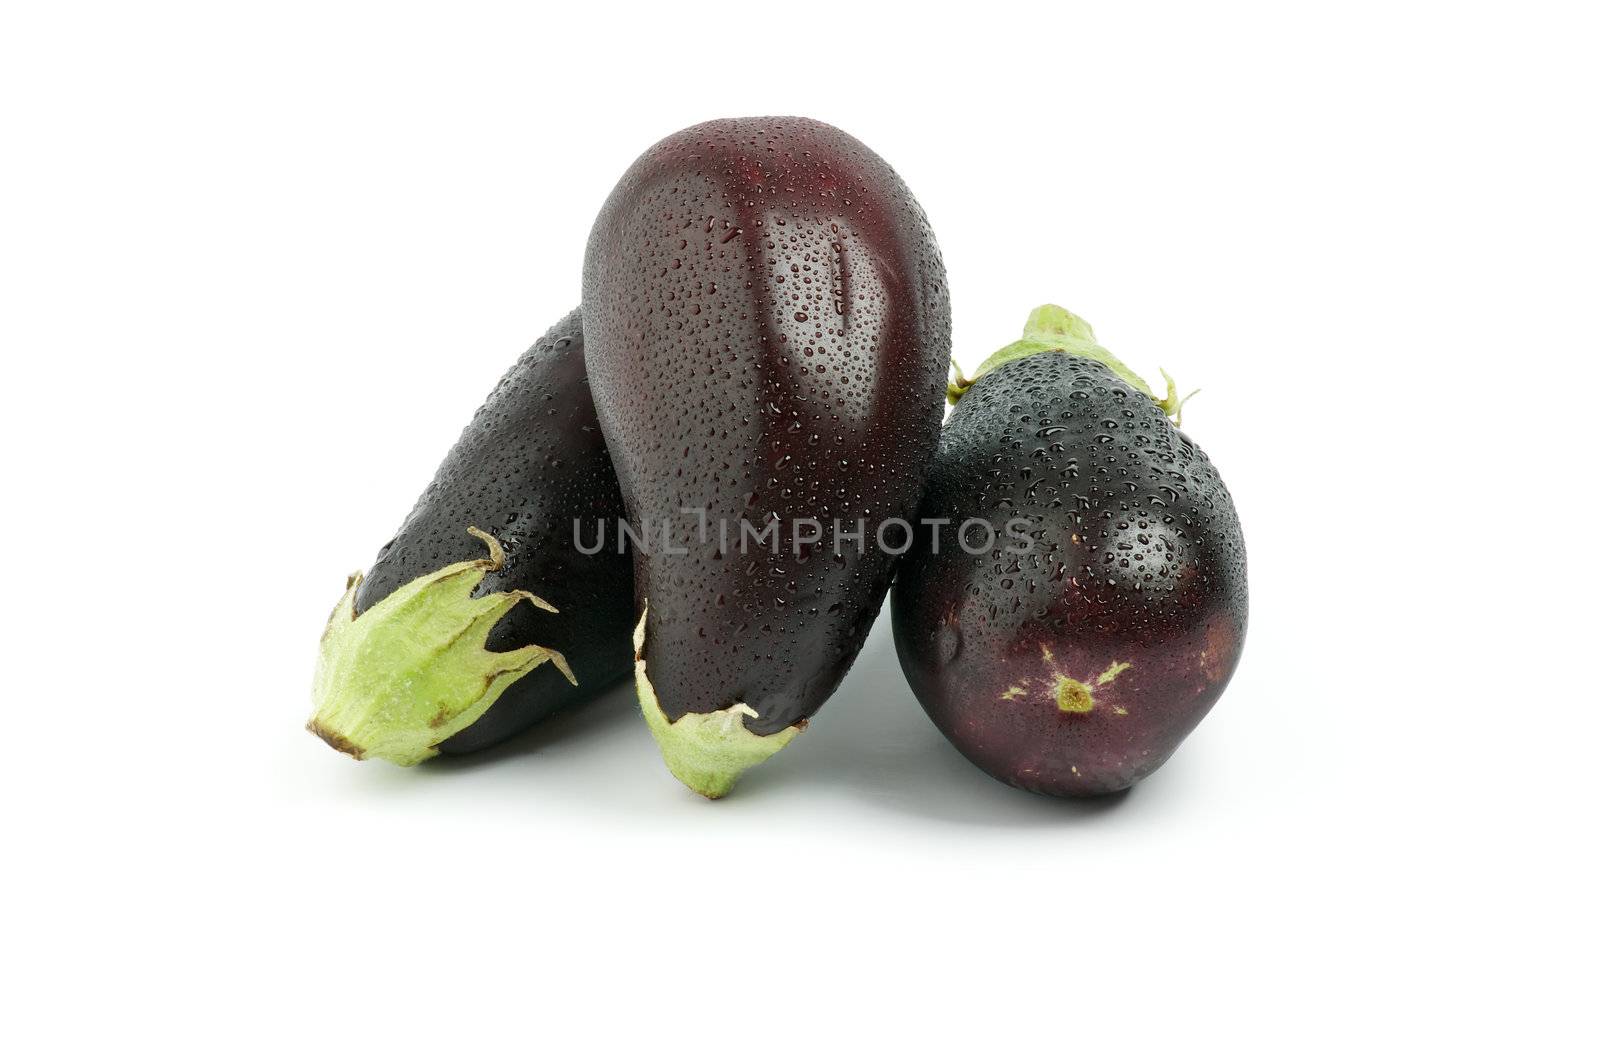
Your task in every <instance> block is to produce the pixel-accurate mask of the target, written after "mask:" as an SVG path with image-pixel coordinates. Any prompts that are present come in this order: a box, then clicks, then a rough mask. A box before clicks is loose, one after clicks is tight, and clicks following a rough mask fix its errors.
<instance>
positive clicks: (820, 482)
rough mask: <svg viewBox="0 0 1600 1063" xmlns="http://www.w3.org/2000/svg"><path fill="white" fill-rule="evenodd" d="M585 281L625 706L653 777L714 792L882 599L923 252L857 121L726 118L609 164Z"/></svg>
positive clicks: (904, 515) (931, 423)
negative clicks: (632, 683)
mask: <svg viewBox="0 0 1600 1063" xmlns="http://www.w3.org/2000/svg"><path fill="white" fill-rule="evenodd" d="M583 293H584V314H585V326H586V328H587V330H588V339H589V349H588V354H587V357H588V361H589V375H590V379H591V381H592V383H593V386H594V396H595V406H596V407H597V409H598V410H599V414H600V425H601V428H602V429H604V431H605V434H606V439H607V440H608V442H609V443H610V446H611V454H612V459H613V461H614V462H615V463H616V468H617V475H618V479H619V480H620V481H621V484H622V494H623V498H624V501H625V504H626V508H627V511H628V517H629V520H630V527H631V530H632V531H633V533H634V534H636V535H638V536H640V537H641V538H642V539H644V541H645V542H646V543H647V544H648V545H647V546H646V547H645V548H643V549H636V550H635V554H634V593H635V596H636V608H637V610H638V626H637V628H636V634H635V646H636V655H637V663H636V665H635V679H636V682H637V685H638V691H639V699H640V702H641V707H642V709H643V712H644V716H645V719H646V721H647V722H648V723H649V725H650V728H651V730H652V732H653V733H654V734H655V737H656V739H657V741H658V743H659V744H660V746H661V751H662V754H663V758H664V759H665V761H666V763H667V766H668V767H669V769H670V770H671V771H672V773H673V774H674V775H676V776H677V777H678V778H679V779H680V780H681V781H683V782H684V783H685V784H687V785H688V786H689V787H691V788H692V789H694V790H696V791H698V792H700V793H702V794H705V795H706V796H708V797H718V796H721V795H722V794H724V793H726V792H727V791H728V790H729V788H731V787H732V786H733V783H734V781H735V780H736V779H737V778H738V776H739V774H740V773H741V772H742V771H744V770H745V769H747V768H749V767H751V766H753V765H755V764H758V763H760V762H761V761H763V760H765V759H766V758H767V757H768V756H770V755H772V753H774V752H776V751H777V750H778V749H780V748H782V747H783V746H784V745H785V744H786V743H788V742H789V741H790V740H791V739H792V738H793V737H794V736H795V735H796V734H798V733H799V732H800V730H801V729H802V728H804V727H805V725H806V722H807V720H808V719H809V718H810V717H811V715H812V714H813V713H814V712H816V710H817V708H818V707H819V706H820V705H821V704H822V703H823V701H824V700H826V699H827V697H828V695H829V694H830V693H832V691H833V689H834V688H835V687H836V686H837V685H838V683H839V680H840V679H841V678H842V677H843V676H844V674H845V671H846V669H848V668H849V666H850V663H851V661H852V660H853V659H854V658H855V655H856V653H857V651H858V650H859V649H860V648H861V643H862V640H863V639H864V638H865V637H866V634H867V631H868V629H869V628H870V626H871V624H872V620H873V618H874V617H875V616H876V615H877V612H878V609H879V608H880V607H881V605H882V603H883V597H884V594H885V592H886V591H887V588H888V583H889V578H890V571H891V567H892V564H893V562H894V560H895V553H896V552H898V551H900V550H903V549H904V533H903V532H902V531H901V530H900V527H901V526H908V525H909V520H910V518H911V517H912V516H914V514H915V511H916V506H917V502H918V500H919V499H920V497H921V494H922V486H923V482H924V478H925V475H926V472H927V467H928V462H929V460H930V459H931V457H932V454H933V449H934V447H935V446H936V444H937V441H938V433H939V420H940V415H941V407H942V403H941V401H940V394H941V392H942V390H943V387H944V378H945V376H946V368H945V367H946V366H947V364H948V357H949V344H950V304H949V297H948V293H947V289H946V283H945V273H944V263H943V260H942V259H941V258H940V255H939V249H938V247H937V245H936V244H935V243H934V238H933V231H932V229H931V228H930V227H929V225H928V220H927V218H926V216H925V215H924V214H923V212H922V210H921V208H920V207H918V205H917V203H916V201H915V200H914V199H913V198H912V196H911V193H910V191H909V190H908V189H907V188H906V186H905V184H904V183H903V182H902V181H901V180H900V178H899V177H898V176H897V175H896V174H895V172H894V171H893V170H892V169H890V168H889V166H888V164H886V163H885V162H884V161H883V160H882V159H881V158H879V157H878V156H877V155H875V154H874V153H873V152H872V151H870V150H869V149H868V148H867V147H866V146H865V145H863V144H861V143H860V142H859V141H857V140H856V139H855V138H853V137H851V136H849V135H847V134H845V133H843V132H841V131H840V130H838V129H835V128H833V127H832V126H827V125H823V124H822V123H820V122H814V121H811V120H809V119H804V118H742V119H727V120H722V121H715V122H708V123H706V124H704V125H698V126H694V127H693V128H690V129H686V130H683V131H682V132H679V133H676V134H674V135H672V136H670V137H668V138H666V139H665V140H663V141H661V142H660V143H658V144H656V145H655V146H654V147H652V148H651V149H650V150H649V151H647V152H645V154H644V155H643V156H641V157H640V158H639V160H638V161H637V162H635V163H634V164H633V166H632V168H631V169H629V170H628V172H627V173H626V174H625V175H624V176H623V178H622V180H621V182H620V183H619V184H618V185H617V187H616V189H615V190H614V191H613V192H612V193H611V196H610V198H609V199H608V200H607V201H606V204H605V207H604V209H602V210H601V212H600V215H599V218H598V219H597V220H596V222H595V225H594V229H593V231H592V232H591V234H590V238H589V248H588V253H587V256H586V258H585V260H584V277H583ZM885 522H888V524H889V527H888V529H887V531H886V532H885V531H884V526H885ZM880 532H882V533H883V534H882V535H880Z"/></svg>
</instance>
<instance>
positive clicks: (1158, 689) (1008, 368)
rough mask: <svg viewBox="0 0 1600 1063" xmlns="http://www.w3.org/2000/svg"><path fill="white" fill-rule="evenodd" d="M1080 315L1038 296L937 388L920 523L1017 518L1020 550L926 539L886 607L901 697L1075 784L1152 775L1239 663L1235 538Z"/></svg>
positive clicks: (966, 741) (957, 733)
mask: <svg viewBox="0 0 1600 1063" xmlns="http://www.w3.org/2000/svg"><path fill="white" fill-rule="evenodd" d="M1167 384H1168V388H1167V396H1166V398H1165V399H1162V400H1159V401H1158V400H1156V399H1155V396H1154V395H1153V393H1152V392H1151V391H1150V388H1149V387H1148V386H1147V385H1146V384H1145V382H1144V381H1143V380H1141V379H1139V377H1138V376H1137V375H1136V374H1134V373H1133V372H1132V371H1131V370H1129V369H1128V368H1127V367H1126V366H1124V365H1123V364H1122V363H1121V362H1120V361H1118V360H1117V359H1116V358H1115V357H1113V356H1112V355H1111V354H1110V352H1108V351H1107V350H1106V349H1105V348H1104V347H1102V346H1100V344H1099V343H1098V341H1096V339H1095V336H1094V332H1093V330H1091V329H1090V328H1089V325H1088V323H1087V322H1085V321H1083V320H1082V319H1081V318H1078V317H1076V316H1074V315H1072V314H1070V313H1068V312H1067V311H1065V310H1062V309H1061V308H1060V307H1056V306H1044V307H1040V308H1039V309H1038V310H1036V311H1034V313H1033V316H1032V317H1030V318H1029V321H1028V327H1027V331H1026V333H1025V335H1024V338H1023V339H1022V340H1020V341H1018V342H1017V343H1014V344H1012V345H1011V346H1009V347H1007V348H1005V349H1003V350H1001V351H1000V352H999V353H998V354H996V355H995V356H994V357H993V358H991V359H990V360H989V361H988V362H987V363H985V365H984V366H983V368H982V369H980V370H979V371H978V372H977V373H976V374H975V375H974V380H972V381H968V380H959V381H958V382H957V384H956V385H955V386H953V387H952V388H951V399H952V401H954V402H955V403H956V407H955V410H954V412H953V413H952V414H951V417H950V420H949V422H948V424H946V425H945V429H944V433H943V437H942V439H941V440H940V444H939V453H938V457H937V458H936V459H935V461H934V465H933V471H932V474H931V476H930V478H929V482H928V491H927V495H926V497H925V499H924V501H923V506H922V511H921V516H922V518H923V519H924V520H927V519H929V518H935V519H937V518H944V519H947V520H949V521H950V522H951V523H950V525H949V527H951V528H958V527H959V526H960V525H961V524H962V523H963V522H964V521H968V520H981V521H986V522H988V523H989V524H991V525H992V526H994V527H997V528H998V527H1004V526H1005V525H1006V524H1007V523H1008V522H1010V521H1013V520H1021V521H1023V522H1024V523H1025V525H1026V527H1027V528H1028V529H1029V534H1028V539H1027V543H1026V549H1024V550H1019V551H1018V552H1009V551H1008V549H1007V547H1008V546H1011V545H1013V544H1012V543H1011V542H1010V541H1009V539H1005V540H1002V542H1001V543H999V544H997V545H996V546H995V548H994V549H992V550H985V551H983V552H981V553H978V554H976V555H974V554H972V553H969V552H967V551H966V550H964V549H961V548H959V544H957V543H955V542H953V541H952V540H950V539H949V538H946V539H945V540H944V542H942V543H941V546H942V549H940V550H939V551H938V552H937V553H935V552H934V551H933V549H932V539H931V535H930V534H927V532H928V529H926V528H924V529H923V531H924V534H923V535H922V536H921V538H919V541H918V543H917V545H916V546H915V547H914V548H913V549H912V551H911V552H910V553H908V554H907V555H906V557H905V558H904V560H903V562H902V566H901V569H900V572H899V574H898V576H897V578H896V582H895V589H894V601H893V606H892V611H893V618H894V631H895V645H896V647H897V649H898V651H899V655H900V663H901V666H902V667H903V668H904V670H905V674H906V678H907V679H908V680H909V681H910V683H911V687H912V690H913V691H914V692H915V693H916V696H917V699H918V700H919V701H920V702H921V703H922V706H923V708H924V709H925V710H926V711H927V713H928V715H929V716H930V717H931V718H932V719H933V721H934V723H936V724H937V725H938V726H939V729H940V730H941V731H943V732H944V734H945V736H946V737H947V738H949V739H950V741H951V742H952V743H953V744H954V745H955V746H956V748H957V749H959V750H961V752H962V753H964V754H965V755H966V756H967V757H968V758H969V759H970V760H972V761H973V762H974V763H975V764H977V765H978V766H979V767H980V768H982V769H983V770H984V771H986V772H988V773H989V774H991V775H993V776H994V777H995V778H997V779H1000V780H1001V781H1002V782H1006V783H1009V784H1010V785H1012V786H1018V787H1021V788H1023V789H1027V790H1034V791H1037V792H1039V793H1045V794H1058V795H1093V794H1104V793H1111V792H1114V791H1117V790H1122V789H1125V788H1127V787H1129V786H1132V785H1133V784H1134V783H1135V782H1137V781H1138V780H1140V779H1142V778H1144V777H1145V776H1147V775H1149V774H1150V773H1151V772H1153V771H1155V770H1156V769H1157V768H1158V767H1160V766H1161V764H1162V763H1164V762H1165V761H1166V759H1167V758H1168V757H1169V756H1170V755H1171V754H1172V752H1173V750H1175V749H1176V748H1177V746H1178V743H1180V742H1181V741H1183V739H1184V738H1185V737H1186V736H1187V735H1188V734H1189V733H1190V731H1192V730H1193V729H1194V727H1195V726H1196V725H1197V724H1198V723H1199V722H1200V720H1201V718H1202V717H1204V716H1205V714H1206V713H1207V712H1208V711H1209V710H1210V709H1211V707H1212V705H1213V704H1215V703H1216V701H1217V699H1218V697H1220V696H1221V694H1222V691H1223V689H1224V688H1225V687H1226V686H1227V684H1228V680H1229V678H1230V677H1231V676H1232V675H1233V671H1234V668H1235V667H1236V665H1237V664H1238V661H1239V653H1240V650H1241V649H1242V648H1243V645H1244V636H1245V627H1246V620H1247V613H1248V601H1247V591H1246V577H1245V550H1244V537H1243V534H1242V532H1241V531H1240V528H1239V519H1238V516H1237V514H1236V513H1235V512H1234V506H1233V500H1232V498H1231V497H1230V495H1229V494H1228V489H1227V487H1226V486H1224V485H1223V482H1222V479H1221V477H1220V476H1219V475H1218V474H1217V470H1216V469H1215V468H1214V467H1213V466H1212V464H1211V462H1210V460H1209V459H1208V458H1207V457H1206V455H1205V453H1204V452H1203V451H1201V450H1200V449H1199V448H1198V447H1197V446H1195V444H1194V443H1193V442H1192V441H1191V440H1190V439H1189V437H1188V436H1186V435H1185V434H1184V433H1183V432H1181V431H1179V430H1178V428H1177V427H1176V426H1175V425H1173V424H1172V423H1171V421H1170V420H1169V419H1168V415H1173V416H1176V415H1178V414H1179V411H1180V409H1181V405H1182V404H1181V403H1180V402H1179V401H1178V399H1177V398H1176V395H1175V393H1174V390H1173V388H1172V385H1171V378H1170V377H1169V378H1168V380H1167Z"/></svg>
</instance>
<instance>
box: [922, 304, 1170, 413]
mask: <svg viewBox="0 0 1600 1063" xmlns="http://www.w3.org/2000/svg"><path fill="white" fill-rule="evenodd" d="M1047 352H1061V353H1063V354H1072V355H1077V356H1078V357H1080V358H1093V359H1094V360H1095V361H1097V362H1100V363H1101V364H1103V365H1105V366H1106V367H1107V368H1108V369H1110V370H1111V371H1112V372H1113V373H1116V374H1117V376H1119V377H1121V378H1122V379H1123V381H1124V382H1125V383H1126V384H1127V385H1128V386H1129V387H1131V388H1133V389H1134V390H1136V391H1138V392H1139V394H1141V395H1143V396H1145V397H1146V398H1148V399H1150V401H1152V402H1154V403H1155V404H1156V405H1157V406H1159V407H1161V411H1162V412H1163V413H1165V414H1166V415H1167V416H1168V417H1172V418H1174V419H1176V420H1177V422H1178V423H1179V424H1182V423H1183V404H1184V403H1185V402H1187V401H1188V400H1189V399H1190V398H1192V397H1193V396H1194V394H1195V392H1192V391H1191V392H1190V393H1189V394H1188V395H1186V396H1184V397H1183V398H1182V399H1180V398H1178V393H1177V386H1176V385H1175V384H1174V383H1173V382H1172V377H1171V376H1169V375H1168V374H1167V371H1166V370H1165V369H1163V370H1161V375H1162V377H1164V378H1165V379H1166V383H1167V394H1166V397H1165V398H1159V399H1158V398H1156V394H1155V392H1154V391H1151V390H1150V385H1149V384H1147V383H1145V381H1144V378H1143V377H1141V376H1140V375H1139V374H1138V373H1135V372H1134V371H1133V370H1132V369H1130V368H1128V366H1127V365H1126V364H1125V363H1124V362H1123V361H1122V359H1120V358H1118V357H1117V356H1116V355H1114V354H1112V353H1111V352H1110V351H1108V350H1106V349H1105V348H1104V347H1102V346H1101V345H1100V341H1099V340H1098V339H1096V338H1095V335H1094V329H1093V328H1091V327H1090V326H1089V323H1088V322H1087V321H1085V320H1084V319H1083V318H1081V317H1079V316H1078V315H1077V314H1074V313H1073V312H1072V311H1070V310H1067V309H1066V308H1064V307H1060V306H1056V305H1055V304H1054V303H1046V304H1045V305H1044V306H1041V307H1037V308H1035V309H1034V311H1033V313H1031V314H1029V315H1028V323H1027V324H1026V325H1024V326H1023V329H1022V338H1021V339H1020V340H1017V341H1016V342H1015V343H1010V344H1007V345H1006V346H1004V347H1002V348H1000V349H999V350H998V351H995V352H994V353H993V354H991V355H990V356H989V357H988V358H987V359H985V360H984V363H983V364H982V365H980V366H978V371H977V372H976V373H973V374H972V376H971V377H970V378H969V377H965V376H963V375H962V373H961V367H960V366H955V375H956V379H955V380H954V381H953V382H952V383H951V384H950V385H949V387H947V388H946V389H945V396H946V398H948V399H949V401H950V402H951V403H952V404H954V403H956V402H958V401H960V399H961V396H963V395H965V394H966V393H967V392H968V391H969V390H971V388H972V385H973V384H974V383H976V382H977V381H978V380H980V379H982V377H983V375H984V374H985V373H989V372H992V371H994V370H995V369H998V368H1000V367H1001V366H1002V365H1005V364H1006V363H1007V362H1014V361H1016V360H1017V359H1019V358H1030V357H1032V356H1033V355H1035V354H1045V353H1047ZM951 364H952V365H955V363H954V362H953V361H952V363H951Z"/></svg>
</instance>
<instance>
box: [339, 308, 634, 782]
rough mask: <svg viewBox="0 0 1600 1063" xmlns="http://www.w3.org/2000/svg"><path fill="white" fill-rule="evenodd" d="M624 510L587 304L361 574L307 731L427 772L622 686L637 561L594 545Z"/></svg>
mask: <svg viewBox="0 0 1600 1063" xmlns="http://www.w3.org/2000/svg"><path fill="white" fill-rule="evenodd" d="M622 513H623V509H622V493H621V489H620V488H619V487H618V485H617V478H616V475H615V473H613V472H612V469H611V457H610V454H609V453H608V452H607V449H606V443H605V437H604V436H603V435H602V434H601V432H600V428H599V425H598V424H597V423H596V418H595V409H594V401H593V399H592V398H591V396H590V394H589V384H588V379H587V376H586V374H585V369H584V343H583V320H582V316H581V314H580V312H579V311H577V310H574V311H573V312H572V313H570V314H568V315H567V316H566V317H564V318H562V319H561V321H560V322H559V323H558V324H556V326H555V327H554V328H552V329H551V330H550V331H549V332H548V333H546V334H545V335H544V336H543V337H542V338H541V339H540V340H539V341H538V342H537V343H535V344H534V345H533V346H532V347H531V348H529V350H528V351H527V352H526V353H525V354H523V356H522V357H521V358H520V359H519V360H518V361H517V363H516V364H515V365H514V366H512V367H511V369H510V370H509V371H508V372H507V373H506V374H505V376H504V377H503V378H502V379H501V381H500V383H499V384H498V385H496V387H495V389H494V391H493V392H492V393H491V394H490V395H489V397H488V399H487V400H485V402H484V403H483V405H482V407H481V408H479V410H478V412H477V414H476V415H475V416H474V417H473V418H472V422H471V423H470V424H469V425H467V427H466V429H465V431H463V432H462V434H461V438H460V439H459V440H458V441H457V442H456V444H455V446H454V447H452V448H451V450H450V453H449V454H448V455H446V457H445V459H444V463H443V464H442V465H440V466H439V471H438V472H436V473H435V474H434V477H433V482H432V483H430V484H429V485H428V488H427V490H426V491H424V492H423V493H422V497H421V498H420V499H418V501H417V504H416V506H415V507H414V508H413V509H412V511H411V514H410V516H408V517H406V519H405V522H404V524H402V525H401V527H400V530H399V532H398V533H397V534H396V535H395V537H394V538H393V539H392V540H390V541H389V542H388V543H387V544H386V545H385V546H384V547H383V548H382V549H381V550H379V551H378V557H377V560H376V561H375V562H373V565H372V569H371V571H370V572H368V573H367V575H366V576H365V577H364V578H363V576H362V575H361V574H360V573H357V574H356V575H354V576H352V577H350V580H349V583H348V585H347V588H346V591H345V595H344V597H343V598H342V599H340V601H339V604H338V605H337V606H336V607H335V608H334V611H333V615H332V617H331V618H330V619H329V621H328V627H327V630H326V632H325V633H324V635H323V637H322V646H321V652H320V655H319V658H318V665H317V674H316V679H315V683H314V692H313V701H314V703H315V707H316V713H315V715H314V716H313V717H312V718H311V721H310V723H309V724H307V729H308V730H310V731H311V732H312V733H313V734H315V735H317V736H318V737H320V738H321V739H323V740H324V741H325V742H327V743H328V744H329V745H330V746H332V747H333V748H335V749H337V750H339V751H341V752H344V753H348V754H350V755H351V756H353V757H355V758H356V759H358V760H360V759H364V758H367V757H381V758H382V759H384V760H389V761H392V762H394V763H396V764H408V765H409V764H416V763H418V762H419V761H422V760H426V759H427V758H429V757H432V756H434V755H436V754H439V753H469V752H473V751H475V750H479V749H483V748H485V747H486V746H490V745H493V744H494V743H496V742H499V741H501V740H503V739H505V738H508V737H510V736H511V735H514V734H517V733H518V732H520V731H522V730H524V729H526V728H528V727H530V726H532V725H533V724H535V723H538V722H539V721H541V720H543V719H545V718H547V717H549V716H551V715H552V714H554V713H556V712H559V711H561V710H563V709H566V708H568V707H570V706H574V705H577V704H579V703H581V702H584V701H587V700H588V699H590V698H592V697H593V696H594V695H596V694H597V693H599V692H600V691H602V690H604V689H605V688H606V687H608V686H609V685H611V684H612V683H614V682H617V681H618V680H620V679H622V678H623V677H624V676H626V675H627V674H628V671H629V669H630V668H631V666H632V663H633V656H632V653H631V651H630V639H629V632H630V630H631V628H632V625H633V591H632V588H633V564H632V559H631V558H630V557H629V556H628V554H627V551H626V549H625V546H626V544H625V543H623V544H619V546H618V548H614V549H598V550H596V549H593V548H592V547H593V542H592V540H596V539H597V538H598V534H599V533H598V532H597V531H596V530H594V529H595V528H596V527H603V526H605V525H606V524H608V523H611V522H615V521H617V520H619V519H621V517H622ZM580 529H582V530H581V534H580ZM580 547H581V548H580ZM619 549H620V550H621V552H619Z"/></svg>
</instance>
